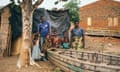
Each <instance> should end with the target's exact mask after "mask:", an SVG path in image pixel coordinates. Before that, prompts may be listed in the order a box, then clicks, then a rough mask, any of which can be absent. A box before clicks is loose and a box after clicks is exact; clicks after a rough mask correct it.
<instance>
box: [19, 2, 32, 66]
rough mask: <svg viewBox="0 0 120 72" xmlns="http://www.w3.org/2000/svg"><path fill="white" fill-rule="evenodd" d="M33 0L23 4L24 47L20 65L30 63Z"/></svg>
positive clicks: (21, 51) (21, 52)
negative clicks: (29, 50)
mask: <svg viewBox="0 0 120 72" xmlns="http://www.w3.org/2000/svg"><path fill="white" fill-rule="evenodd" d="M31 1H32V0H25V1H24V3H23V4H22V6H21V10H22V46H21V47H22V48H21V50H20V65H21V66H27V65H28V64H29V54H28V49H29V48H31V44H32V40H31V35H32V15H33V10H32V8H31V7H32V3H31Z"/></svg>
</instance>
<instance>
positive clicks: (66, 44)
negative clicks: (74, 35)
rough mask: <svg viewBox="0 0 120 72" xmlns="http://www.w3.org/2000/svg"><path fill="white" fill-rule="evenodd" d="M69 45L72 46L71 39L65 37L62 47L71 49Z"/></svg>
mask: <svg viewBox="0 0 120 72" xmlns="http://www.w3.org/2000/svg"><path fill="white" fill-rule="evenodd" d="M69 46H70V43H69V39H68V38H65V39H64V42H63V43H62V47H63V48H64V49H69Z"/></svg>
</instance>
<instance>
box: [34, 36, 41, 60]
mask: <svg viewBox="0 0 120 72" xmlns="http://www.w3.org/2000/svg"><path fill="white" fill-rule="evenodd" d="M33 44H34V46H33V50H32V58H33V59H34V60H39V59H41V56H40V54H41V51H40V48H39V35H38V34H36V35H35V37H34V41H33Z"/></svg>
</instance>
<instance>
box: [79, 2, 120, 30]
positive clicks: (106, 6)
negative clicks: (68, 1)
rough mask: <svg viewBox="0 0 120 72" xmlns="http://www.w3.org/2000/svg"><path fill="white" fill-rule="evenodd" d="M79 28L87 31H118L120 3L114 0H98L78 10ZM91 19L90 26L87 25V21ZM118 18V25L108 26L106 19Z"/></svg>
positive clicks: (119, 26) (119, 25)
mask: <svg viewBox="0 0 120 72" xmlns="http://www.w3.org/2000/svg"><path fill="white" fill-rule="evenodd" d="M79 13H80V26H81V27H83V28H84V29H85V30H87V29H98V30H101V29H109V30H120V2H116V1H114V0H98V1H96V2H94V3H92V4H89V5H86V6H83V7H81V8H80V11H79ZM88 17H91V23H92V24H91V26H88V25H87V19H88ZM115 17H116V18H118V25H116V26H108V21H109V20H108V18H112V24H113V19H114V18H115Z"/></svg>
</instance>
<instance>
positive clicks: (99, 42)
mask: <svg viewBox="0 0 120 72" xmlns="http://www.w3.org/2000/svg"><path fill="white" fill-rule="evenodd" d="M85 50H89V51H98V52H104V53H110V54H117V55H120V38H114V37H95V36H85Z"/></svg>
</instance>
